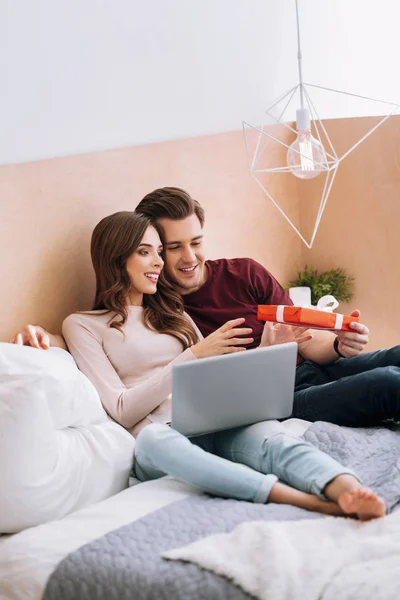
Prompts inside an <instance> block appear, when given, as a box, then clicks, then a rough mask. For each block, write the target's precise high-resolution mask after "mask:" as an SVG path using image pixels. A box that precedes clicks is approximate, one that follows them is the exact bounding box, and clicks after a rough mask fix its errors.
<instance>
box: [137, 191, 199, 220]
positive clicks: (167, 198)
mask: <svg viewBox="0 0 400 600" xmlns="http://www.w3.org/2000/svg"><path fill="white" fill-rule="evenodd" d="M135 212H137V213H140V214H142V215H145V216H146V217H148V218H149V219H150V220H151V221H152V222H153V223H154V222H155V221H157V220H158V219H172V220H173V221H179V220H180V219H186V218H187V217H190V216H191V215H196V216H197V218H198V219H199V221H200V225H201V226H202V227H203V225H204V209H203V208H202V206H201V205H200V203H199V202H198V201H197V200H195V199H194V198H192V197H191V195H190V194H188V193H187V192H185V190H182V189H181V188H177V187H164V188H158V189H157V190H154V191H153V192H150V194H147V195H146V196H145V197H144V198H143V199H142V200H141V201H140V202H139V204H138V205H137V207H136V209H135Z"/></svg>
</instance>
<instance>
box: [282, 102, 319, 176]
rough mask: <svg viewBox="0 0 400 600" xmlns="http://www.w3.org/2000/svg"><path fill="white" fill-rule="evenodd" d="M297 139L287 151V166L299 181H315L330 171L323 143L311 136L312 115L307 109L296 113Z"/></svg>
mask: <svg viewBox="0 0 400 600" xmlns="http://www.w3.org/2000/svg"><path fill="white" fill-rule="evenodd" d="M296 117H297V119H296V121H297V137H296V139H295V141H294V142H293V144H292V145H291V146H290V147H289V150H288V151H287V156H286V160H287V165H288V167H289V169H290V171H291V173H292V174H293V175H295V176H296V177H299V179H313V178H314V177H317V176H318V175H319V174H320V173H322V172H323V171H326V170H327V169H328V165H327V160H326V154H325V150H324V147H323V145H322V144H321V142H319V141H318V140H316V139H315V138H314V137H313V136H312V135H311V126H310V115H309V112H308V110H307V109H306V108H301V109H299V110H298V111H297V112H296Z"/></svg>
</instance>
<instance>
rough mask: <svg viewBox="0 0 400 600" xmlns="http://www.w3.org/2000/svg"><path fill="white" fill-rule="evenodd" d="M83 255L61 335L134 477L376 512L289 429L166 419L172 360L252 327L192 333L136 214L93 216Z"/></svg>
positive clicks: (343, 473)
mask: <svg viewBox="0 0 400 600" xmlns="http://www.w3.org/2000/svg"><path fill="white" fill-rule="evenodd" d="M91 255H92V262H93V266H94V270H95V273H96V297H95V301H94V306H93V310H92V311H88V312H80V313H76V314H73V315H70V316H69V317H68V318H67V319H66V320H65V321H64V323H63V335H64V338H65V340H66V343H67V345H68V348H69V350H70V352H71V354H72V355H73V357H74V358H75V361H76V363H77V365H78V367H79V368H80V369H81V371H83V373H85V374H86V375H87V377H88V378H89V379H90V380H91V381H92V382H93V384H94V385H95V387H96V388H97V390H98V392H99V395H100V398H101V401H102V403H103V405H104V407H105V409H106V410H107V412H108V413H109V415H110V416H111V417H112V418H113V419H115V420H116V421H117V422H118V423H120V424H121V425H123V426H124V427H125V428H127V429H128V430H129V431H130V432H131V433H132V434H133V435H134V436H135V437H136V436H137V440H136V448H135V457H134V470H135V474H136V476H137V477H138V478H139V479H140V480H143V481H144V480H147V479H154V478H157V477H161V476H162V475H165V474H170V475H173V476H175V477H176V478H178V479H180V480H183V481H186V482H188V483H190V484H192V485H194V486H197V487H199V488H201V489H202V490H204V491H206V492H209V493H211V494H215V495H218V496H223V497H230V498H237V499H241V500H247V501H253V502H276V503H284V504H292V505H295V506H299V507H302V508H305V509H308V510H315V511H319V512H323V513H327V514H347V515H348V514H355V515H357V516H358V517H359V518H360V519H364V520H366V519H370V518H375V517H381V516H383V515H384V514H385V504H384V501H383V500H382V499H381V498H380V497H379V496H377V494H376V493H375V492H373V491H372V490H370V489H368V488H365V487H363V486H362V485H361V483H360V482H359V481H358V479H357V478H356V477H355V476H354V474H353V473H352V472H351V471H349V470H348V469H346V468H344V467H343V466H341V465H340V464H339V463H338V462H337V461H335V460H334V459H332V458H331V457H329V456H328V455H326V454H324V453H323V452H320V451H319V450H317V449H316V448H314V447H313V446H312V445H310V444H308V443H306V442H304V441H302V440H300V439H298V438H296V437H294V436H292V435H289V434H286V433H282V432H279V433H277V434H275V435H273V436H272V437H270V438H269V439H266V435H265V429H266V424H265V423H257V424H255V425H252V426H249V427H240V428H237V429H233V430H229V431H222V432H218V433H214V434H209V435H203V436H199V437H195V438H191V439H188V438H186V437H185V436H183V435H181V434H180V433H178V432H177V431H174V430H173V429H172V428H171V427H169V426H168V423H169V422H170V420H171V413H170V409H171V405H170V393H171V380H172V375H171V372H172V366H173V365H174V364H176V363H180V362H184V361H189V360H199V359H202V358H203V357H209V356H216V355H219V354H226V353H230V352H239V351H242V350H244V349H245V347H246V344H248V343H251V341H252V338H251V337H250V334H251V330H250V329H248V328H245V327H243V326H242V325H243V322H244V319H236V320H234V321H230V322H228V323H226V324H225V325H224V326H223V327H221V328H220V329H218V330H217V331H215V332H214V333H212V334H211V335H209V336H208V337H207V338H205V339H201V334H200V333H199V331H198V330H197V328H196V326H195V325H194V323H193V322H192V321H191V319H190V318H189V317H188V316H187V315H186V314H185V313H184V311H183V304H182V301H181V299H180V296H179V295H178V294H177V292H175V291H174V290H173V288H172V287H171V286H170V285H169V284H168V282H167V281H166V279H165V278H164V276H163V273H162V267H163V260H162V245H161V242H160V237H159V234H158V232H157V230H156V229H155V228H154V227H153V226H151V225H150V221H149V220H148V219H147V218H146V217H144V216H142V215H138V214H136V213H134V212H118V213H115V214H113V215H110V216H108V217H106V218H104V219H102V221H100V223H99V224H98V225H97V226H96V228H95V229H94V232H93V236H92V242H91ZM30 335H31V337H32V338H34V341H35V344H36V345H38V346H42V347H46V346H48V340H44V342H43V343H38V338H40V339H39V342H40V340H42V341H43V337H42V336H43V333H42V331H41V330H40V328H38V329H37V330H35V329H33V330H32V329H31V331H30ZM17 338H18V339H16V340H15V341H16V342H17V343H22V342H23V340H22V337H21V336H19V337H18V336H17ZM31 343H32V341H31ZM329 500H330V501H329Z"/></svg>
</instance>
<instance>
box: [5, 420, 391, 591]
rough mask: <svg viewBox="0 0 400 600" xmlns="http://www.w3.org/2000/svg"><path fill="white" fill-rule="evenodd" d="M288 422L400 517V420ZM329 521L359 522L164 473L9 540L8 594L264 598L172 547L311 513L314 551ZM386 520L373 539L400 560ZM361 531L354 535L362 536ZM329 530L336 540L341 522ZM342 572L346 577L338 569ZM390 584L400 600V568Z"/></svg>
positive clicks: (288, 571) (289, 570) (285, 568)
mask: <svg viewBox="0 0 400 600" xmlns="http://www.w3.org/2000/svg"><path fill="white" fill-rule="evenodd" d="M287 423H288V425H287V427H288V429H290V430H292V431H295V432H297V433H302V435H303V436H304V438H305V439H307V440H308V441H310V442H312V443H313V444H315V445H316V446H318V447H320V448H321V449H323V450H325V451H328V452H329V453H330V454H331V455H333V456H334V457H335V458H338V459H339V460H341V461H342V462H343V463H345V464H346V465H348V466H350V467H352V468H355V469H357V471H358V472H359V473H360V475H361V476H362V478H363V480H364V481H365V483H366V484H368V485H373V486H374V487H375V488H376V489H377V490H378V491H379V492H380V493H381V494H382V495H383V496H384V497H385V499H386V501H387V504H388V509H389V512H390V513H391V515H390V516H389V517H385V519H383V520H382V521H387V520H388V519H394V518H396V519H397V517H399V516H400V511H398V508H399V505H400V427H399V426H398V425H397V424H388V426H386V427H377V428H371V429H350V428H340V427H337V426H335V425H331V424H328V423H321V422H320V423H314V424H306V423H305V422H300V421H298V420H289V421H288V422H287ZM327 520H328V521H329V523H330V522H331V521H334V522H335V523H337V528H338V531H339V530H340V531H341V533H340V535H342V533H343V531H342V530H343V527H344V528H345V530H346V529H349V531H350V529H354V521H352V520H343V519H340V518H339V519H333V518H331V517H323V516H321V515H317V514H314V513H309V512H307V511H304V510H301V509H298V508H294V507H289V506H279V505H272V504H271V505H259V504H252V503H248V502H240V501H236V500H227V499H221V498H214V497H211V496H208V495H206V494H203V493H200V492H199V491H198V490H196V489H194V488H192V487H190V486H187V485H184V484H182V483H180V482H178V481H176V480H174V479H173V478H170V477H163V478H161V479H159V480H156V481H151V482H146V483H140V484H138V485H134V486H131V487H130V488H128V489H126V490H124V491H122V492H120V493H118V494H116V495H114V496H113V497H111V498H108V499H106V500H103V501H101V502H98V503H97V504H94V505H92V506H88V507H86V508H84V509H81V510H78V511H76V512H74V513H72V514H70V515H68V516H66V517H64V518H63V519H60V520H57V521H52V522H50V523H47V524H43V525H39V526H37V527H32V528H30V529H26V530H24V531H22V532H21V533H17V534H15V535H12V536H8V537H5V538H4V539H2V538H0V598H1V600H78V599H79V600H81V599H82V600H83V599H88V600H89V599H90V600H114V599H115V600H117V599H118V600H123V599H125V598H126V599H128V598H129V599H131V598H134V599H135V600H144V599H146V600H153V599H154V600H163V599H164V598H165V599H168V600H171V599H174V600H175V599H176V600H180V599H182V600H183V599H191V598H193V599H195V598H196V599H197V598H204V599H210V600H214V599H215V600H217V599H221V600H222V599H228V600H230V599H235V600H236V599H237V600H239V599H240V600H242V599H244V598H251V597H257V595H254V594H249V593H248V591H246V589H245V587H243V586H242V585H240V582H239V584H238V582H237V581H236V583H234V582H233V581H232V577H230V578H229V577H227V576H223V575H221V574H218V573H217V572H215V570H214V571H212V570H210V569H208V568H207V567H206V566H205V567H204V565H203V567H204V568H200V567H199V566H198V565H196V564H194V562H190V561H186V562H184V561H181V560H178V561H171V560H167V559H166V557H165V553H166V552H168V551H170V550H173V549H176V548H182V547H185V546H187V545H188V544H191V543H192V542H195V541H196V540H203V539H208V538H209V537H210V536H214V535H215V534H220V533H223V534H230V533H232V532H234V531H235V530H236V528H238V527H239V526H243V524H246V523H250V524H251V523H255V522H263V523H265V524H268V523H272V522H273V525H274V526H276V527H278V530H279V528H280V527H281V528H282V529H281V531H282V533H283V532H284V531H285V529H284V527H286V528H287V527H288V523H290V522H294V521H296V522H300V521H302V522H303V523H302V527H303V528H304V531H305V532H307V531H309V532H310V535H309V536H308V538H309V539H308V543H309V544H310V546H312V547H313V548H314V549H315V548H316V547H318V545H317V540H316V539H315V535H316V534H317V535H318V532H319V531H320V532H323V531H324V527H326V524H327ZM396 522H397V521H396ZM387 523H389V538H386V537H385V538H382V536H381V534H380V530H379V528H378V529H376V532H375V533H374V534H373V535H372V538H371V539H372V543H371V544H372V546H374V544H375V541H376V546H377V547H380V549H381V550H382V548H381V546H382V543H381V540H382V539H385V548H384V550H385V551H386V550H387V556H386V554H385V556H384V558H383V559H381V566H382V568H384V566H385V565H386V566H387V567H388V568H389V567H391V565H392V564H397V566H399V565H400V549H399V546H398V539H399V535H398V533H399V530H395V528H393V539H391V538H390V523H391V522H390V521H387ZM393 523H395V521H394V520H393ZM335 526H336V525H335ZM366 526H368V525H361V526H360V525H359V524H358V527H359V529H358V530H357V531H363V528H365V527H366ZM386 528H387V529H388V526H387V527H386ZM289 531H290V527H289ZM304 531H303V532H304ZM357 531H356V532H355V536H356V537H355V539H357V536H359V534H358V533H357ZM316 532H317V533H316ZM321 535H324V536H328V538H329V536H330V537H331V538H332V539H333V540H335V529H333V530H332V531H331V532H325V533H321ZM303 537H307V536H303ZM328 538H327V539H328ZM210 540H212V537H210ZM386 540H387V541H386ZM371 544H370V545H371ZM272 554H273V553H272ZM346 566H347V567H348V566H349V565H346ZM269 568H270V569H271V573H273V572H274V570H276V568H277V565H276V564H275V565H274V564H272V563H271V564H270V566H269ZM260 569H261V567H260ZM280 569H281V570H282V572H283V574H284V577H286V578H287V580H291V579H293V577H294V575H295V572H294V571H293V565H292V564H291V562H290V561H289V560H288V561H286V562H284V563H283V564H280ZM339 575H340V573H339ZM347 576H349V575H348V573H347ZM351 576H352V575H351V574H350V577H351ZM334 579H335V581H337V579H338V573H337V572H336V573H335V578H334ZM339 579H340V577H339ZM331 580H332V585H333V579H332V578H331ZM354 581H356V580H355V579H354ZM391 585H392V587H393V586H394V589H395V593H396V594H397V595H396V598H398V597H400V578H399V577H398V575H397V576H396V575H395V574H393V578H392V579H391ZM379 586H381V587H380V588H379ZM332 589H333V588H332V587H331V586H329V585H328V586H326V585H325V586H324V592H323V594H321V595H319V596H315V598H317V597H318V598H321V599H322V600H328V598H329V599H330V598H331V597H332ZM348 589H349V590H350V591H349V593H350V592H351V594H353V595H352V596H348V598H349V599H350V598H353V600H354V598H357V600H360V599H362V598H369V597H371V596H370V595H365V594H368V593H370V591H371V590H368V589H367V590H366V591H365V587H364V589H363V590H362V589H361V587H360V588H359V590H358V591H359V594H360V595H357V594H358V592H357V590H356V592H355V591H354V589H351V586H348ZM263 593H264V594H267V595H264V596H259V597H260V598H274V600H279V599H280V598H285V599H286V598H287V599H289V598H290V600H294V599H296V598H298V600H305V597H304V594H303V593H302V592H300V588H299V590H298V591H296V589H295V588H294V589H291V595H289V594H288V593H287V592H285V593H284V594H283V592H282V594H283V595H279V593H276V590H275V592H274V590H266V591H265V590H264V591H263ZM391 593H392V592H391V591H390V593H389V591H388V588H387V582H386V583H385V579H383V580H382V581H381V582H380V581H379V582H378V588H377V589H375V590H374V596H373V597H374V598H375V599H376V598H382V600H389V599H391V598H392V596H391ZM268 594H269V595H268ZM297 594H301V595H297ZM354 594H356V595H354ZM388 594H389V595H388ZM311 597H312V596H310V598H311ZM340 597H341V600H342V599H343V598H346V597H347V596H346V594H343V590H342V595H341V596H340Z"/></svg>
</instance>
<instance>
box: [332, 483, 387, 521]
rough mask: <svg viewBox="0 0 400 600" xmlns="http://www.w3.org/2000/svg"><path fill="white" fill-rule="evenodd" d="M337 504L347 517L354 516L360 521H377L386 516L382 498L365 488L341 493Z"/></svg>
mask: <svg viewBox="0 0 400 600" xmlns="http://www.w3.org/2000/svg"><path fill="white" fill-rule="evenodd" d="M338 504H339V506H340V508H341V509H342V510H343V512H344V513H346V514H347V515H351V514H355V515H357V517H358V518H359V519H360V521H369V520H370V519H377V518H379V517H384V516H385V514H386V505H385V501H384V500H383V498H381V497H380V496H378V494H377V493H376V492H374V491H373V490H371V489H369V488H367V487H360V488H358V489H356V490H351V491H349V492H343V493H342V494H340V496H339V498H338Z"/></svg>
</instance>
